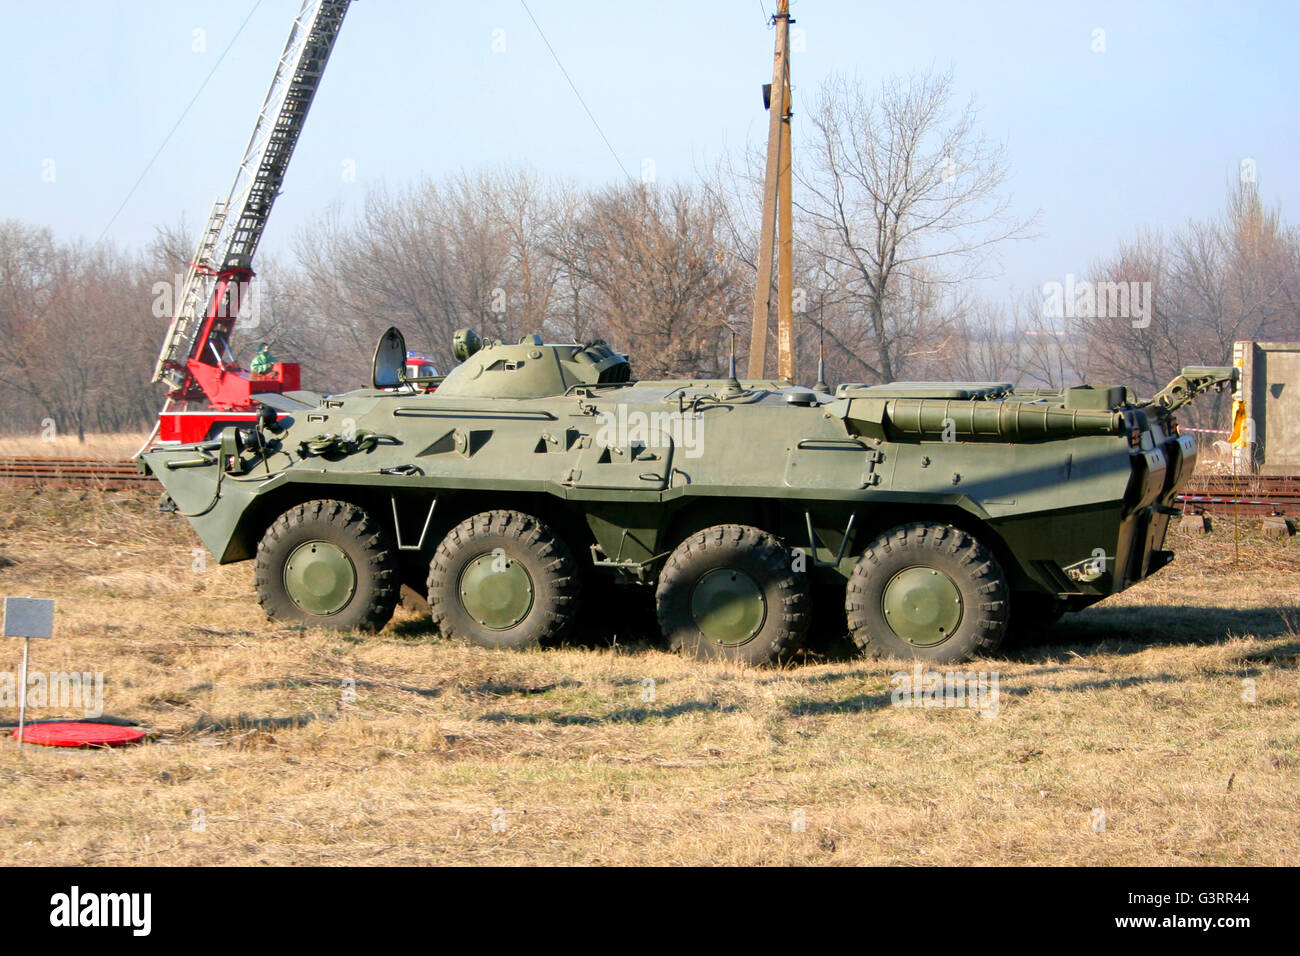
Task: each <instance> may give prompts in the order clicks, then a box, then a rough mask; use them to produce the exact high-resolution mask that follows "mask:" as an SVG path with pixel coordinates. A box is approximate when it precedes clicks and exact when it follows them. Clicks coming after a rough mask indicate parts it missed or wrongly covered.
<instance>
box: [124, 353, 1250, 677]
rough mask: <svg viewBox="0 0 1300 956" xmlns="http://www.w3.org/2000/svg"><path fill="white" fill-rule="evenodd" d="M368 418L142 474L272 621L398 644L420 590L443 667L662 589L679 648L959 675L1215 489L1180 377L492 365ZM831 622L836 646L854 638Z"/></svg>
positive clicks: (172, 452) (1196, 379) (355, 411)
mask: <svg viewBox="0 0 1300 956" xmlns="http://www.w3.org/2000/svg"><path fill="white" fill-rule="evenodd" d="M455 352H456V356H457V358H458V359H459V360H460V362H461V364H460V365H458V366H457V367H456V368H455V369H453V370H452V372H451V373H450V374H449V375H447V376H446V377H445V378H441V379H421V378H408V377H407V369H406V366H405V358H406V346H405V343H404V342H403V340H402V336H401V334H400V333H399V332H398V331H397V330H396V329H390V330H389V331H388V332H387V333H386V334H385V335H384V337H383V338H382V339H381V340H380V344H379V347H378V348H377V349H376V353H375V359H374V367H373V378H372V386H373V387H371V388H367V389H362V390H358V391H354V392H349V393H346V394H341V395H328V396H317V395H312V394H309V393H304V392H296V393H290V394H288V395H274V396H273V395H267V396H264V398H263V400H264V401H265V402H266V403H267V404H266V406H265V407H264V408H263V411H262V414H261V415H260V416H259V419H258V421H257V422H256V423H255V424H254V425H252V426H250V427H243V428H241V427H231V428H228V429H226V431H225V432H223V433H222V435H221V437H220V439H219V440H215V441H209V442H203V443H198V444H194V445H189V446H169V447H158V448H154V449H152V450H150V451H148V452H146V453H144V454H143V455H142V456H141V458H140V467H141V469H142V470H145V471H148V472H152V473H153V474H154V475H156V476H157V477H158V479H159V480H160V481H161V482H162V484H163V487H164V489H165V492H166V494H165V498H164V507H168V508H171V509H174V510H178V511H179V512H180V513H181V514H183V515H184V516H185V517H187V518H188V519H189V520H190V522H191V523H192V524H193V526H194V528H195V529H196V531H197V532H198V534H199V536H200V538H202V540H203V543H204V544H205V545H206V546H207V547H208V548H209V549H210V550H211V552H212V553H213V555H214V556H215V557H216V558H217V559H218V560H219V561H220V562H222V563H227V562H233V561H244V560H253V561H256V574H255V578H256V587H257V592H258V597H259V600H260V602H261V604H262V606H263V607H264V608H265V610H266V612H267V613H268V614H269V615H270V616H271V617H272V618H275V619H278V620H286V621H295V622H301V623H304V624H307V625H320V626H326V627H332V628H343V629H362V630H376V629H379V628H382V627H383V626H384V625H385V624H386V623H387V621H388V620H389V618H390V617H391V615H392V613H393V610H394V607H395V605H396V604H397V601H398V597H399V589H400V587H401V585H402V584H404V583H405V584H408V585H410V586H412V587H415V588H417V589H418V590H420V591H422V592H424V593H426V594H427V596H428V600H429V604H430V607H431V609H432V617H433V623H434V624H435V625H436V626H437V628H438V630H439V631H440V632H441V634H442V635H444V636H446V637H461V638H465V639H468V640H470V641H473V642H476V643H478V644H482V645H486V646H490V647H521V646H525V645H530V644H534V643H537V642H539V641H557V640H560V639H563V638H564V636H565V635H566V633H567V632H568V631H569V629H570V628H571V626H572V625H573V623H574V620H575V618H576V617H577V615H578V614H579V610H580V608H581V607H582V605H583V593H584V590H587V591H588V592H590V591H591V589H601V588H605V587H608V586H611V585H613V584H615V583H619V582H622V583H624V584H627V585H630V586H634V587H635V586H643V587H647V588H653V589H654V597H655V606H656V610H657V614H658V619H659V624H660V626H661V628H662V631H663V633H664V636H665V638H666V639H667V640H668V642H669V643H670V644H671V645H672V646H673V647H675V648H677V649H679V650H681V651H682V652H684V653H686V654H691V655H696V656H699V657H702V658H722V659H729V660H736V661H744V662H751V663H759V662H765V661H769V660H773V659H775V658H779V657H781V656H782V655H786V654H789V653H790V652H791V651H793V650H794V649H795V648H797V647H798V645H799V644H800V642H801V641H803V640H804V638H805V637H806V636H807V634H808V632H809V628H810V627H811V628H815V627H818V625H819V623H820V624H821V625H822V626H823V627H832V628H833V627H836V626H838V627H840V628H843V627H844V625H845V624H847V627H848V630H849V631H850V632H851V634H852V636H853V638H854V639H855V640H856V642H857V643H858V644H859V645H860V646H861V647H862V648H863V649H864V650H865V651H866V652H867V653H869V654H872V655H884V656H891V657H911V658H919V659H922V660H927V661H931V662H935V663H946V662H957V661H961V660H965V659H968V658H970V657H972V656H974V655H980V654H987V653H990V652H992V651H994V650H996V649H997V647H998V646H999V644H1000V643H1001V641H1002V640H1003V637H1004V635H1005V634H1006V633H1007V630H1008V627H1009V625H1011V624H1012V623H1013V622H1014V623H1015V625H1016V626H1017V627H1018V628H1020V629H1027V630H1032V629H1033V628H1034V627H1036V626H1043V625H1045V624H1047V623H1050V622H1051V621H1052V620H1053V619H1054V618H1056V617H1059V615H1060V614H1061V613H1063V612H1065V611H1075V610H1079V609H1082V608H1084V607H1086V606H1088V605H1090V604H1092V603H1094V602H1096V601H1100V600H1102V599H1103V598H1105V597H1106V596H1107V595H1109V594H1114V593H1115V592H1117V591H1120V590H1123V589H1124V588H1127V587H1129V586H1130V585H1132V584H1134V583H1136V582H1137V581H1140V580H1142V579H1143V578H1145V577H1147V576H1148V575H1150V574H1153V573H1155V572H1156V571H1158V570H1159V569H1160V568H1162V567H1163V566H1164V565H1165V564H1166V563H1168V562H1169V561H1170V560H1171V558H1172V557H1173V555H1172V553H1171V552H1170V551H1167V550H1164V549H1163V545H1164V540H1165V532H1166V529H1167V527H1168V525H1169V520H1170V518H1171V517H1172V516H1173V515H1175V514H1177V513H1178V512H1177V511H1176V509H1175V508H1174V500H1175V496H1176V495H1177V493H1178V491H1179V490H1180V489H1181V488H1182V487H1183V485H1184V484H1185V483H1186V482H1187V480H1188V478H1189V476H1190V475H1191V473H1192V469H1193V467H1194V465H1195V461H1196V445H1195V443H1194V441H1193V439H1192V438H1190V437H1185V436H1180V435H1179V432H1178V427H1177V424H1176V422H1175V420H1174V417H1173V413H1174V412H1175V411H1176V410H1177V409H1178V408H1179V407H1180V406H1182V405H1183V404H1185V403H1187V402H1188V401H1190V400H1191V399H1192V398H1194V397H1195V396H1196V395H1197V394H1199V393H1201V392H1203V391H1205V390H1207V389H1210V388H1220V389H1222V388H1224V387H1225V386H1227V385H1229V384H1231V383H1232V382H1233V380H1234V376H1235V374H1236V373H1235V372H1234V370H1232V369H1230V368H1187V369H1184V370H1183V372H1182V374H1181V375H1180V376H1178V378H1176V379H1175V380H1174V382H1172V383H1171V384H1170V385H1169V386H1168V387H1167V388H1166V389H1164V390H1163V391H1162V392H1161V393H1160V394H1158V395H1157V396H1155V397H1154V398H1153V399H1151V400H1148V401H1140V400H1139V399H1138V398H1137V397H1136V396H1135V395H1134V394H1133V393H1132V392H1131V391H1129V390H1128V389H1127V388H1124V387H1122V386H1111V387H1090V386H1080V387H1077V388H1067V389H1064V390H1042V389H1037V390H1022V389H1017V388H1015V387H1013V385H1012V384H1010V383H1006V382H965V383H952V382H944V383H936V382H900V383H894V384H889V385H851V384H850V385H841V386H839V388H838V389H836V390H835V392H834V394H829V393H827V392H819V391H814V390H811V389H808V388H800V387H795V386H791V385H790V384H789V383H782V382H772V381H738V380H737V379H736V377H735V375H734V372H733V374H732V376H731V377H730V378H727V379H717V380H704V379H697V380H694V381H633V380H632V377H631V369H630V367H629V364H628V361H627V359H626V358H625V357H624V356H622V355H620V354H617V353H616V352H614V351H613V350H612V349H610V348H609V347H608V346H606V345H605V344H604V343H602V342H594V343H591V344H585V345H584V344H577V343H570V344H544V343H543V341H542V339H541V338H540V337H537V336H528V337H526V338H525V339H524V340H523V341H521V342H520V343H519V344H502V343H499V342H492V343H488V344H481V343H480V341H479V340H478V337H477V336H475V335H474V334H473V333H471V332H468V331H463V332H461V333H458V334H457V338H456V343H455ZM837 622H838V623H837Z"/></svg>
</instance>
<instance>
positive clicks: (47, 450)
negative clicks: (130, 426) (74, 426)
mask: <svg viewBox="0 0 1300 956" xmlns="http://www.w3.org/2000/svg"><path fill="white" fill-rule="evenodd" d="M146 436H147V432H116V433H109V434H97V435H87V436H86V440H85V441H84V442H83V441H78V440H77V436H76V435H63V434H54V435H51V436H50V437H49V438H48V439H41V438H33V437H32V436H31V435H0V458H5V457H8V456H13V457H16V458H103V459H106V460H110V461H122V460H124V459H126V458H130V457H131V456H132V455H134V454H135V453H136V451H137V449H139V447H140V445H141V444H143V443H144V440H145V438H146Z"/></svg>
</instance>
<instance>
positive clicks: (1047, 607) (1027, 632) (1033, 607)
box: [1007, 592, 1065, 644]
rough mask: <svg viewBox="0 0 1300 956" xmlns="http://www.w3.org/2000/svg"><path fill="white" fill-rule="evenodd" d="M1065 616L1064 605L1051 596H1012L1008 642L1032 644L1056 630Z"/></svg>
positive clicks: (1023, 594)
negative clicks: (1058, 623)
mask: <svg viewBox="0 0 1300 956" xmlns="http://www.w3.org/2000/svg"><path fill="white" fill-rule="evenodd" d="M1064 616H1065V607H1064V606H1063V604H1062V603H1061V602H1060V601H1059V600H1057V599H1056V598H1054V597H1052V596H1051V595H1050V594H1027V593H1022V592H1016V593H1015V594H1013V595H1012V596H1011V620H1010V621H1009V622H1008V624H1007V640H1008V641H1009V642H1014V643H1016V644H1032V643H1034V642H1035V641H1037V640H1038V639H1039V638H1041V637H1042V636H1043V635H1045V634H1046V633H1047V632H1048V631H1050V630H1051V629H1052V628H1054V627H1055V626H1056V624H1057V622H1058V621H1060V619H1061V618H1062V617H1064Z"/></svg>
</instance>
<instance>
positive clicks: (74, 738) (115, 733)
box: [13, 722, 145, 747]
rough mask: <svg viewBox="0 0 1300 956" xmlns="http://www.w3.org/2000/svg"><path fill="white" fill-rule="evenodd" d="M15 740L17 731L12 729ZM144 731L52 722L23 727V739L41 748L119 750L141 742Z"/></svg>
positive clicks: (133, 728)
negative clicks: (123, 746)
mask: <svg viewBox="0 0 1300 956" xmlns="http://www.w3.org/2000/svg"><path fill="white" fill-rule="evenodd" d="M13 736H14V739H15V740H17V739H18V728H17V727H15V728H14V733H13ZM144 738H145V732H144V731H143V730H138V729H137V728H135V727H119V726H117V725H116V724H81V723H71V722H69V723H54V724H29V725H27V726H26V727H24V728H23V740H24V741H25V742H27V743H29V744H41V745H42V746H44V747H121V746H122V745H123V744H133V743H136V742H137V741H141V740H144Z"/></svg>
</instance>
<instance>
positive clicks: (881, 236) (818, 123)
mask: <svg viewBox="0 0 1300 956" xmlns="http://www.w3.org/2000/svg"><path fill="white" fill-rule="evenodd" d="M953 96H954V92H953V81H952V76H951V74H941V75H937V76H936V75H920V76H914V77H911V78H909V79H908V80H905V81H904V80H890V81H888V82H886V83H885V84H884V85H883V86H882V87H881V89H880V90H879V92H877V93H876V94H875V95H872V96H868V94H867V93H866V92H865V91H864V90H863V89H862V87H861V86H860V85H858V84H857V83H855V82H851V81H849V80H847V79H844V78H835V79H832V80H830V81H828V82H827V83H826V84H825V85H824V86H823V87H822V89H821V91H820V93H819V94H818V96H817V99H816V101H815V102H814V104H813V106H812V107H811V108H810V109H809V110H808V111H807V112H806V113H805V114H804V115H805V124H806V126H807V127H808V128H809V129H810V133H809V141H808V142H807V143H806V144H805V145H804V146H803V147H802V149H801V150H800V152H801V154H802V155H803V156H804V157H805V158H804V160H803V162H802V163H800V164H796V168H797V170H799V171H798V172H797V173H796V184H797V186H798V187H799V189H798V193H797V196H796V204H797V206H798V208H799V210H800V212H801V213H802V216H803V219H804V223H803V226H804V229H803V230H802V232H801V231H800V230H798V229H797V230H796V237H799V236H800V235H802V236H803V237H804V238H803V241H802V246H803V249H802V252H803V253H804V255H807V256H810V257H812V258H813V259H814V260H817V261H818V262H819V263H821V264H822V265H821V268H822V270H823V271H824V273H825V274H826V276H827V278H828V280H829V281H830V283H831V285H833V286H834V287H836V288H837V289H838V290H840V296H841V298H842V303H843V306H844V308H846V309H848V310H849V311H851V312H852V313H853V314H854V316H855V318H856V320H857V321H860V322H862V323H863V324H864V325H865V330H864V332H865V339H866V340H867V342H869V344H870V348H869V350H866V351H864V352H862V353H860V355H859V358H860V360H861V362H862V364H863V367H864V371H865V372H866V373H867V374H868V376H869V377H870V378H872V379H875V380H877V381H889V380H892V379H894V378H896V377H898V376H899V375H900V373H902V372H903V371H905V370H906V368H907V367H908V364H909V361H910V360H911V359H913V358H914V357H916V356H921V355H925V354H927V352H929V351H930V350H931V349H932V348H933V342H934V341H935V340H936V339H942V338H944V337H945V336H946V335H948V334H949V333H950V331H951V329H950V312H949V309H948V306H949V305H951V302H950V301H949V302H945V301H944V300H945V299H946V298H948V293H949V292H951V290H953V289H955V288H957V287H958V285H959V284H960V283H962V282H966V281H969V280H970V279H972V278H975V277H977V276H979V275H980V274H981V271H982V270H983V269H984V268H985V267H986V266H987V265H988V264H989V263H990V260H991V257H992V255H993V253H994V252H995V250H996V247H997V245H998V244H999V243H1001V242H1004V241H1006V240H1008V239H1013V238H1017V237H1023V236H1024V235H1025V234H1026V230H1027V228H1028V226H1029V223H1028V222H1027V221H1022V220H1016V219H1013V218H1012V217H1011V216H1010V215H1009V213H1008V199H1007V198H1006V197H1005V196H1004V195H1002V193H1001V190H1002V186H1003V184H1004V181H1005V179H1006V176H1007V167H1006V164H1005V160H1004V157H1003V152H1002V149H1001V148H1000V147H997V146H993V145H990V144H989V143H987V142H986V141H985V139H984V138H983V137H982V136H980V135H979V133H978V132H977V129H976V119H975V111H974V108H973V106H971V105H969V104H968V105H967V106H966V107H964V108H962V109H956V110H954V109H953V107H952V100H953Z"/></svg>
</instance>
